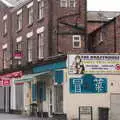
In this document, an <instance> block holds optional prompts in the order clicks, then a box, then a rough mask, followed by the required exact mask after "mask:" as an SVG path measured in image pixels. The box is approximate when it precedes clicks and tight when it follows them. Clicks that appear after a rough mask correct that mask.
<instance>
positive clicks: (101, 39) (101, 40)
mask: <svg viewBox="0 0 120 120" xmlns="http://www.w3.org/2000/svg"><path fill="white" fill-rule="evenodd" d="M100 42H103V32H102V31H101V32H100Z"/></svg>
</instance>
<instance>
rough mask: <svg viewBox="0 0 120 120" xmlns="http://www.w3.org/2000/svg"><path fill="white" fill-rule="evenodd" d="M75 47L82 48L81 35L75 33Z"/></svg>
mask: <svg viewBox="0 0 120 120" xmlns="http://www.w3.org/2000/svg"><path fill="white" fill-rule="evenodd" d="M73 48H81V36H80V35H73Z"/></svg>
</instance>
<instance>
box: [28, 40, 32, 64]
mask: <svg viewBox="0 0 120 120" xmlns="http://www.w3.org/2000/svg"><path fill="white" fill-rule="evenodd" d="M31 61H32V40H31V39H29V40H28V62H31Z"/></svg>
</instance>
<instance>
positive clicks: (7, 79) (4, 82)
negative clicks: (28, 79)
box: [0, 71, 23, 86]
mask: <svg viewBox="0 0 120 120" xmlns="http://www.w3.org/2000/svg"><path fill="white" fill-rule="evenodd" d="M22 75H23V73H22V71H18V72H13V73H9V74H5V75H1V76H0V86H10V85H11V79H12V78H19V77H21V76H22Z"/></svg>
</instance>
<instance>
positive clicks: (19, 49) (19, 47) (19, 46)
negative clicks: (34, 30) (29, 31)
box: [17, 42, 22, 51]
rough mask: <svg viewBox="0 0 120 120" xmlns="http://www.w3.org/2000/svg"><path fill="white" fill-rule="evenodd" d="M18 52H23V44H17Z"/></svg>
mask: <svg viewBox="0 0 120 120" xmlns="http://www.w3.org/2000/svg"><path fill="white" fill-rule="evenodd" d="M17 50H18V51H22V43H21V42H19V43H17Z"/></svg>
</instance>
